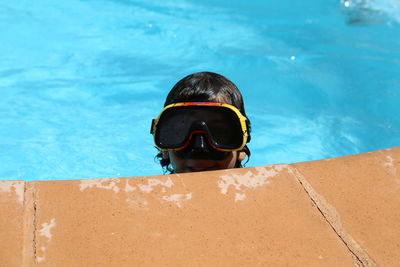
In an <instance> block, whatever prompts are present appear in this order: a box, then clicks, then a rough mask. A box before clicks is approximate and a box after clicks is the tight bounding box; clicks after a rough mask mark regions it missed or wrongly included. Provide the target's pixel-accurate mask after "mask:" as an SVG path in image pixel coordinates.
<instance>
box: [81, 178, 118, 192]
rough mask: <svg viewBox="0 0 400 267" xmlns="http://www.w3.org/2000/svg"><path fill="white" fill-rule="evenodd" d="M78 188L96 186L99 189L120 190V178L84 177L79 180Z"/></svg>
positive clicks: (83, 188) (84, 188)
mask: <svg viewBox="0 0 400 267" xmlns="http://www.w3.org/2000/svg"><path fill="white" fill-rule="evenodd" d="M80 182H81V183H80V184H79V188H80V190H81V191H84V190H86V189H88V188H92V187H96V188H101V189H107V190H113V191H114V192H115V193H118V192H119V191H120V189H119V187H118V183H119V182H120V180H119V179H118V178H106V179H85V180H81V181H80Z"/></svg>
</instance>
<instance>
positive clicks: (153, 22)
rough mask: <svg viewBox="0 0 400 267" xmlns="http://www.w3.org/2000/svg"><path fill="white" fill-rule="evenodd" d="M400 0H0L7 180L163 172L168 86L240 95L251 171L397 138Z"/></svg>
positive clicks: (2, 150) (2, 169) (1, 146)
mask: <svg viewBox="0 0 400 267" xmlns="http://www.w3.org/2000/svg"><path fill="white" fill-rule="evenodd" d="M399 23H400V3H399V2H398V1H396V0H393V1H383V0H382V1H366V0H365V1H361V0H359V1H334V0H330V1H320V0H309V1H291V0H284V1H271V0H268V1H266V0H262V1H261V0H260V1H239V0H234V1H232V0H230V1H228V0H224V1H211V0H208V1H204V0H202V1H200V0H187V1H184V0H162V1H159V0H156V1H141V0H137V1H129V0H125V1H123V0H120V1H99V0H92V1H78V0H69V1H50V0H40V1H27V0H21V1H5V0H4V1H1V2H0V52H1V60H0V179H6V180H12V179H23V180H38V179H43V180H47V179H78V178H101V177H119V176H139V175H151V174H162V170H161V167H160V166H159V165H158V164H157V163H156V162H155V161H154V156H155V154H156V149H155V148H154V146H153V140H152V136H151V135H150V134H149V128H150V123H151V119H152V118H153V117H155V116H157V115H158V113H159V112H160V110H161V108H162V105H163V102H164V99H165V96H166V94H167V93H168V91H169V90H170V89H171V87H172V86H173V85H174V84H175V83H176V82H177V81H178V80H179V79H180V78H182V77H184V76H185V75H187V74H189V73H192V72H197V71H205V70H207V71H214V72H218V73H221V74H223V75H225V76H226V77H228V78H230V79H231V80H232V81H233V82H234V83H236V85H237V86H238V87H239V88H240V89H241V91H242V93H243V95H244V99H245V105H246V110H247V113H248V115H249V117H250V119H251V121H252V126H253V132H252V141H251V143H250V144H249V147H250V149H251V151H252V156H251V159H250V161H249V163H248V164H247V166H256V165H266V164H273V163H292V162H298V161H307V160H314V159H322V158H327V157H335V156H343V155H349V154H354V153H360V152H366V151H371V150H377V149H382V148H387V147H392V146H398V145H399V144H400V116H399V115H400V67H399V66H400V65H399V64H400V50H399V47H400V25H399Z"/></svg>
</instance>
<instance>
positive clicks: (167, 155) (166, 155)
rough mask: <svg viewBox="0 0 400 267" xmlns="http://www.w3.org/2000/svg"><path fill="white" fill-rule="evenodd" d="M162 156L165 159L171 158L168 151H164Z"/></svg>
mask: <svg viewBox="0 0 400 267" xmlns="http://www.w3.org/2000/svg"><path fill="white" fill-rule="evenodd" d="M162 158H163V159H169V154H168V151H163V152H162Z"/></svg>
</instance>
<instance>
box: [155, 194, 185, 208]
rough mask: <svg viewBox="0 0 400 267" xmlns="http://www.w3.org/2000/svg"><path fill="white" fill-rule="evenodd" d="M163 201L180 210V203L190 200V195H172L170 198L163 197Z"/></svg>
mask: <svg viewBox="0 0 400 267" xmlns="http://www.w3.org/2000/svg"><path fill="white" fill-rule="evenodd" d="M162 199H163V200H164V201H167V202H173V203H175V204H176V205H177V206H178V207H179V208H182V202H183V201H187V200H190V199H192V193H188V194H174V195H170V196H163V198H162Z"/></svg>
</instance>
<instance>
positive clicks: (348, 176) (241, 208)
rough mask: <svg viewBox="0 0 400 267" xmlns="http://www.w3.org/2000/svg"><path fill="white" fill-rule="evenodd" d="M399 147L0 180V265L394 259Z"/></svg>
mask: <svg viewBox="0 0 400 267" xmlns="http://www.w3.org/2000/svg"><path fill="white" fill-rule="evenodd" d="M399 166H400V148H392V149H387V150H381V151H376V152H371V153H365V154H360V155H355V156H348V157H342V158H335V159H327V160H321V161H313V162H303V163H297V164H293V165H283V164H282V165H272V166H263V167H253V168H244V169H235V170H222V171H213V172H203V173H192V174H181V175H161V176H148V177H132V178H110V179H93V180H70V181H42V182H30V183H24V182H20V181H3V182H0V215H1V216H0V266H1V267H3V266H400V256H399V255H400V243H399V240H400V227H399V225H400V224H399V223H398V222H399V221H400V212H399V204H400V168H399Z"/></svg>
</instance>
